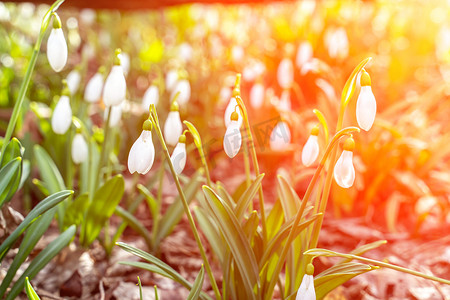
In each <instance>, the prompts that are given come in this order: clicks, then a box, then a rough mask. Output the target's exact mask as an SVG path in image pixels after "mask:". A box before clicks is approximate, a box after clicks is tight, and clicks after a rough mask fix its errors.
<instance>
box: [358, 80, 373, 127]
mask: <svg viewBox="0 0 450 300" xmlns="http://www.w3.org/2000/svg"><path fill="white" fill-rule="evenodd" d="M360 82H361V91H360V92H359V96H358V100H357V102H356V120H357V121H358V125H359V127H361V128H362V129H364V130H365V131H369V130H370V128H372V125H373V122H374V121H375V115H376V113H377V102H376V101H375V96H374V95H373V92H372V87H371V85H370V84H371V82H370V76H369V74H368V73H367V72H366V71H363V73H362V74H361V79H360Z"/></svg>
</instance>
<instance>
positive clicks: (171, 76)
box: [166, 70, 178, 92]
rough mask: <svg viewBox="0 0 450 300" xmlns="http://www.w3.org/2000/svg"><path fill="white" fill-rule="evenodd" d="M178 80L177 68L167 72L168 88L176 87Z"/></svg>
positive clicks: (169, 89)
mask: <svg viewBox="0 0 450 300" xmlns="http://www.w3.org/2000/svg"><path fill="white" fill-rule="evenodd" d="M177 81H178V72H177V71H176V70H170V71H169V72H167V74H166V90H167V91H169V92H170V91H172V89H173V88H174V87H175V84H176V83H177Z"/></svg>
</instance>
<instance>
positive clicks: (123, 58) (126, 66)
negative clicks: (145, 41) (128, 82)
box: [119, 52, 130, 76]
mask: <svg viewBox="0 0 450 300" xmlns="http://www.w3.org/2000/svg"><path fill="white" fill-rule="evenodd" d="M119 55H120V65H121V66H122V70H123V75H125V76H127V74H128V72H129V71H130V56H129V55H128V53H125V52H122V53H120V54H119Z"/></svg>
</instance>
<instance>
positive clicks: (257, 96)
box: [250, 83, 264, 108]
mask: <svg viewBox="0 0 450 300" xmlns="http://www.w3.org/2000/svg"><path fill="white" fill-rule="evenodd" d="M263 103H264V85H262V84H261V83H255V84H254V85H253V87H252V89H251V90H250V104H251V105H252V107H253V108H260V107H261V106H262V105H263Z"/></svg>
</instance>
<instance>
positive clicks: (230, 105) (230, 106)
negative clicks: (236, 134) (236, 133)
mask: <svg viewBox="0 0 450 300" xmlns="http://www.w3.org/2000/svg"><path fill="white" fill-rule="evenodd" d="M236 105H237V101H236V98H234V97H232V98H231V99H230V102H228V106H227V108H226V109H225V115H224V117H223V120H224V121H225V127H228V126H229V125H230V122H231V120H230V117H231V114H232V113H233V112H234V111H236V112H237V114H238V116H239V118H238V121H237V122H238V124H239V127H241V125H242V120H243V119H242V116H241V109H240V108H239V107H236Z"/></svg>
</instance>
